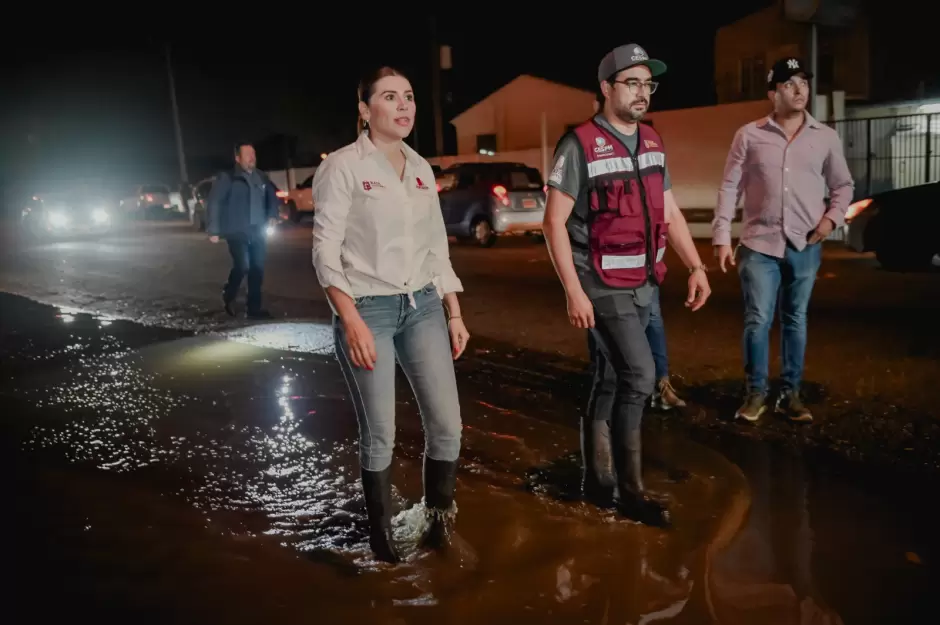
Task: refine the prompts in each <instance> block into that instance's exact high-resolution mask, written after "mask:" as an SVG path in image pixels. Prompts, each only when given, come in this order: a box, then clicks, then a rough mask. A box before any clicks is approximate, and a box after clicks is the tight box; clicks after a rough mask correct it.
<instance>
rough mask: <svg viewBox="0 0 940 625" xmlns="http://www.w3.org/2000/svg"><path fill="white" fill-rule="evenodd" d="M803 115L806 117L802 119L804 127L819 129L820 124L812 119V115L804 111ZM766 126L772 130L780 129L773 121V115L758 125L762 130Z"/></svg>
mask: <svg viewBox="0 0 940 625" xmlns="http://www.w3.org/2000/svg"><path fill="white" fill-rule="evenodd" d="M803 115H805V116H806V117H805V118H804V120H803V125H804V126H806V127H807V128H819V127H820V123H819V121H818V120H817V119H816V118H815V117H813V116H812V115H810V114H809V113H807V112H806V111H803ZM768 125H769V126H773V127H774V128H780V125H779V124H777V122H775V121H774V115H773V113H771V114H770V115H768V116H767V117H765V118H764V119H762V120H761V121H760V122H759V123H758V126H760V127H762V128H763V127H765V126H768Z"/></svg>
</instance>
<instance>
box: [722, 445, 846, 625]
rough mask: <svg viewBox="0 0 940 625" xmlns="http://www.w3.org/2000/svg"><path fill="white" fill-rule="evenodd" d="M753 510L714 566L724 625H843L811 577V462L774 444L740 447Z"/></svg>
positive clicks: (739, 455) (736, 458) (812, 543)
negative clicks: (808, 467)
mask: <svg viewBox="0 0 940 625" xmlns="http://www.w3.org/2000/svg"><path fill="white" fill-rule="evenodd" d="M738 452H739V453H738V454H736V455H735V460H736V461H737V462H738V463H739V464H740V465H741V466H742V467H743V468H744V470H745V471H746V472H747V475H748V478H749V482H750V485H751V491H752V494H751V510H750V514H749V516H748V519H747V522H746V524H745V525H744V526H743V527H742V528H741V531H740V532H739V533H738V535H737V537H736V538H735V540H734V542H733V543H732V544H731V545H730V546H729V547H728V549H727V550H725V551H724V552H722V553H721V554H719V555H718V556H717V557H716V558H715V559H714V561H713V563H712V566H711V578H710V591H711V593H712V595H711V596H712V600H713V606H714V609H715V612H716V614H717V615H718V617H719V620H720V621H721V622H722V623H729V624H734V623H768V622H786V623H819V624H823V623H826V624H828V623H833V624H835V623H842V619H841V618H840V616H839V615H838V613H837V612H836V611H835V610H833V609H832V608H831V607H830V606H828V605H827V603H826V601H825V599H824V598H823V597H822V596H821V593H820V592H819V588H818V587H817V585H816V583H815V580H814V577H813V566H812V565H813V555H814V554H813V550H814V546H815V536H814V534H813V530H812V525H811V518H810V507H809V498H808V492H807V488H808V482H807V476H806V470H805V461H804V460H803V458H802V456H800V455H797V454H795V453H791V452H787V451H777V452H772V450H771V447H770V446H769V445H762V444H758V445H753V444H752V445H748V446H746V447H741V448H739V449H738Z"/></svg>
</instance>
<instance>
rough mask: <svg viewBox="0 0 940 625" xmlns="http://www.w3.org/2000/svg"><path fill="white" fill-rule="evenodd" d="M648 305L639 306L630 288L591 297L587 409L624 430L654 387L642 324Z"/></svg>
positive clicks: (630, 426) (638, 416) (637, 418)
mask: <svg viewBox="0 0 940 625" xmlns="http://www.w3.org/2000/svg"><path fill="white" fill-rule="evenodd" d="M649 315H650V306H638V305H637V304H636V301H635V300H634V296H633V293H632V292H624V293H623V294H617V295H609V296H606V297H601V298H598V299H596V300H594V328H593V329H591V330H589V332H590V336H589V337H588V340H589V348H590V352H591V364H592V366H593V369H594V384H593V388H592V389H591V398H590V400H589V404H588V414H589V415H590V417H591V418H592V419H593V420H595V421H609V420H611V419H616V420H619V421H622V422H624V423H625V424H626V426H627V429H628V430H633V429H635V428H639V427H640V422H641V420H642V418H643V408H644V406H645V405H646V402H647V400H648V399H649V397H650V395H652V393H653V389H654V387H655V383H656V380H655V377H656V370H655V366H654V364H653V354H652V352H651V351H650V344H649V341H647V339H646V325H647V323H648V322H649Z"/></svg>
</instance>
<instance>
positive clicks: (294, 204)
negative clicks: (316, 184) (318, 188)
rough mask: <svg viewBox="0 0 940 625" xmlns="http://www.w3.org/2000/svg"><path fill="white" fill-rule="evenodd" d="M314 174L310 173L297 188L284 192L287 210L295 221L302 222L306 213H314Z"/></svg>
mask: <svg viewBox="0 0 940 625" xmlns="http://www.w3.org/2000/svg"><path fill="white" fill-rule="evenodd" d="M313 176H314V174H310V175H309V176H307V178H306V179H305V180H304V181H303V182H301V183H300V184H298V185H297V187H296V188H295V189H292V190H290V191H286V192H284V196H285V203H286V206H287V212H288V215H289V218H290V220H291V221H293V222H294V223H300V220H301V219H302V218H303V216H304V215H305V214H309V215H313V211H314V206H313Z"/></svg>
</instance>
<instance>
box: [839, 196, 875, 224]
mask: <svg viewBox="0 0 940 625" xmlns="http://www.w3.org/2000/svg"><path fill="white" fill-rule="evenodd" d="M870 205H871V198H865V199H864V200H859V201H858V202H855V203H854V204H851V205H849V210H847V211H845V221H847V222H848V221H852V220H853V219H855V218H856V217H857V216H858V214H859V213H861V212H862V211H863V210H865V209H866V208H868V207H869V206H870Z"/></svg>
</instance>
